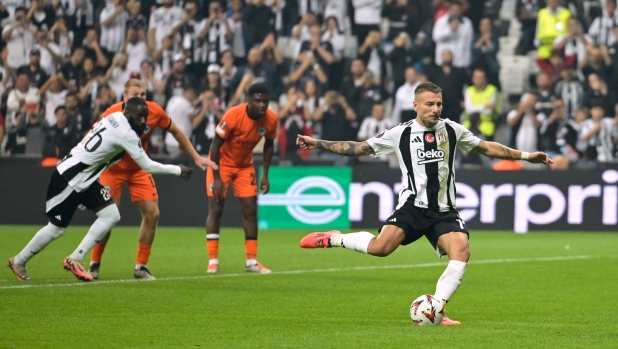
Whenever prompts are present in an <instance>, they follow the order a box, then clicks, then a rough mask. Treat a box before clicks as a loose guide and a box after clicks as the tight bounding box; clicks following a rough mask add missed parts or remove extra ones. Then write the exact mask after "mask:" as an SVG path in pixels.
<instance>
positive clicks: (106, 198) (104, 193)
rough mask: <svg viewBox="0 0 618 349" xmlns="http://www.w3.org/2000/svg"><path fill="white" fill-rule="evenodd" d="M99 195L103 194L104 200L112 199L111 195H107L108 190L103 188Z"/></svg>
mask: <svg viewBox="0 0 618 349" xmlns="http://www.w3.org/2000/svg"><path fill="white" fill-rule="evenodd" d="M101 195H102V196H103V199H104V200H105V201H109V200H111V199H112V197H111V196H110V195H109V192H108V191H107V190H106V189H105V188H102V189H101Z"/></svg>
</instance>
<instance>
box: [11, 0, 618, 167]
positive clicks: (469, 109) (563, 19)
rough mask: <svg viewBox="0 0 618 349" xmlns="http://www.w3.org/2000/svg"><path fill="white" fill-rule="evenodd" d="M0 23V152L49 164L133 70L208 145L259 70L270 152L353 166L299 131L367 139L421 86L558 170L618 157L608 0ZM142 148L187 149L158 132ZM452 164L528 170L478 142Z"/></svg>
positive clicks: (245, 7) (33, 12) (122, 7)
mask: <svg viewBox="0 0 618 349" xmlns="http://www.w3.org/2000/svg"><path fill="white" fill-rule="evenodd" d="M0 21H1V22H0V26H1V27H2V37H1V40H0V47H1V53H0V95H1V96H2V99H1V102H0V139H1V140H2V147H1V149H0V155H1V156H3V157H24V156H36V157H42V158H43V164H44V165H49V166H52V165H54V164H55V163H56V162H57V161H58V159H59V158H62V157H64V156H65V155H67V154H68V152H69V151H70V149H71V148H72V147H73V146H74V145H75V144H77V142H78V141H79V140H80V139H81V137H83V135H84V134H85V133H86V132H88V130H89V129H90V126H91V125H92V123H93V122H95V121H96V120H97V119H98V118H99V117H100V115H101V113H102V112H103V111H105V109H106V108H108V107H109V106H110V105H112V104H113V103H115V102H117V101H119V100H120V99H121V98H122V91H123V84H124V83H125V82H126V81H127V80H128V79H130V78H135V79H141V80H143V81H144V82H145V83H146V85H147V86H148V99H149V100H153V101H156V102H157V103H159V104H160V105H161V106H163V108H164V109H166V110H167V112H168V114H169V115H170V116H171V117H172V119H173V121H174V122H175V123H176V124H177V125H179V127H180V128H181V129H182V130H183V131H184V132H185V133H186V134H187V136H189V137H190V138H191V140H192V141H193V143H194V145H195V148H196V149H197V150H198V152H200V153H202V154H207V153H208V149H209V147H210V143H211V141H212V139H213V137H214V135H215V132H214V129H215V125H216V124H217V122H218V120H219V119H220V118H221V117H222V115H223V113H225V111H226V109H227V108H230V107H232V106H234V105H237V104H240V103H243V102H244V101H245V98H246V96H245V92H246V91H247V89H248V88H249V87H250V86H251V85H252V84H253V83H257V82H260V83H265V84H266V85H267V86H268V88H269V89H270V91H271V95H270V96H271V104H270V108H271V109H273V110H274V111H276V112H277V113H278V115H279V117H280V129H279V133H278V137H277V141H276V146H277V154H278V161H279V163H280V164H293V165H302V164H308V163H315V162H320V161H322V162H323V161H332V162H335V163H336V164H341V165H345V164H349V163H350V161H356V160H352V159H347V158H337V157H334V158H331V157H330V156H329V154H320V153H317V152H316V153H308V152H304V151H299V150H298V149H297V147H296V146H295V144H294V142H295V135H296V134H298V133H304V134H308V135H313V136H314V137H318V138H323V139H329V140H352V139H356V140H361V141H362V140H366V139H367V138H370V137H372V136H374V135H376V134H378V133H380V132H382V131H383V130H384V129H385V128H387V127H389V126H391V125H393V124H397V123H400V122H405V121H409V120H411V119H413V118H414V117H415V116H416V115H415V112H414V110H413V104H412V102H413V98H414V97H413V96H414V95H413V91H414V89H415V87H416V85H417V84H419V83H420V82H422V81H425V80H430V81H432V82H434V83H436V84H438V85H439V86H441V87H442V89H443V99H444V110H443V117H444V118H450V119H452V120H455V121H458V122H461V123H463V124H464V125H465V126H466V127H468V128H469V129H470V130H471V131H472V132H474V133H475V134H477V135H479V136H480V137H482V138H483V139H487V140H496V141H499V142H501V143H504V144H509V145H511V146H513V147H516V148H518V149H521V150H523V151H534V150H536V149H539V150H542V151H545V152H548V153H549V154H550V155H551V156H552V157H554V158H555V159H556V165H555V166H554V169H557V170H561V169H568V168H583V169H588V168H595V167H598V166H600V165H601V164H603V163H607V162H614V161H616V158H617V157H618V154H617V152H616V151H617V147H616V145H617V141H618V95H617V94H616V92H615V91H618V89H617V88H618V42H617V41H616V38H618V11H617V10H616V0H601V1H600V2H599V1H597V0H592V1H589V0H569V1H563V2H561V1H560V0H545V1H543V0H453V1H446V0H433V1H430V0H249V1H245V0H219V1H215V0H210V1H209V0H192V1H182V0H142V1H136V0H129V1H125V0H106V1H94V0H2V2H1V4H0ZM149 149H150V151H151V152H152V154H153V155H154V156H159V155H160V156H162V157H165V156H167V157H170V158H176V157H180V158H182V155H183V154H182V151H179V150H178V144H176V141H175V139H174V138H173V137H171V136H168V135H166V134H165V132H159V131H158V132H157V133H156V134H155V135H154V136H153V137H152V139H151V145H150V147H149ZM259 149H260V147H259V146H258V147H257V148H256V151H259ZM386 160H389V159H386ZM366 161H372V159H368V160H366ZM373 161H375V160H373ZM390 162H391V165H395V166H396V162H393V161H392V159H391V161H390ZM457 165H458V166H464V167H469V168H473V167H484V168H494V169H496V170H500V169H502V170H504V169H509V170H516V169H523V167H522V166H525V164H520V163H511V162H504V161H502V162H493V161H489V160H485V159H481V158H480V157H478V156H476V155H473V154H461V156H459V157H458V159H457Z"/></svg>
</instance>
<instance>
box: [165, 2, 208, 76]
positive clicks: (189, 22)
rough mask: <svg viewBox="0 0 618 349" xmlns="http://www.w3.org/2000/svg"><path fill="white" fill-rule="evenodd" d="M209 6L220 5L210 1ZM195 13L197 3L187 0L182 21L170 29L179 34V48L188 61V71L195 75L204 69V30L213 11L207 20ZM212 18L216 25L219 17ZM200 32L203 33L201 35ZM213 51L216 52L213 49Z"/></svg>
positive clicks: (173, 33)
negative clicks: (199, 17) (199, 18)
mask: <svg viewBox="0 0 618 349" xmlns="http://www.w3.org/2000/svg"><path fill="white" fill-rule="evenodd" d="M210 6H211V7H213V6H218V7H220V5H219V4H218V3H216V2H213V3H211V5H210ZM197 13H198V8H197V3H195V2H187V3H186V4H185V15H184V16H183V17H182V21H180V22H179V23H178V24H177V25H176V26H174V28H173V29H172V35H179V36H180V41H181V42H182V44H181V45H180V49H181V50H182V51H183V53H184V54H185V56H187V58H188V61H189V62H190V63H189V65H188V66H187V68H188V69H189V70H190V71H193V72H195V74H196V75H198V76H201V75H203V72H204V70H205V69H206V66H205V65H206V62H207V60H208V59H209V52H208V44H207V43H205V41H204V38H205V36H206V34H207V33H205V32H208V31H209V28H210V26H211V24H212V22H213V19H214V17H213V12H212V11H211V14H210V17H209V18H208V20H198V19H197ZM214 20H215V21H217V25H219V24H220V23H219V22H220V20H219V19H214ZM217 30H218V29H217ZM214 31H215V30H214V29H213V32H214ZM202 33H203V34H204V35H202ZM213 53H215V54H218V53H216V52H214V51H213Z"/></svg>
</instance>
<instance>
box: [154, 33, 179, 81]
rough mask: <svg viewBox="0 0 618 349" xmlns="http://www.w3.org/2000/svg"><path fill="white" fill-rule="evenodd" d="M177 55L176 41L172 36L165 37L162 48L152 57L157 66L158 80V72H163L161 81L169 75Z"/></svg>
mask: <svg viewBox="0 0 618 349" xmlns="http://www.w3.org/2000/svg"><path fill="white" fill-rule="evenodd" d="M178 53H181V52H178ZM175 55H176V53H174V39H173V38H172V37H171V36H166V37H164V38H163V44H162V45H161V48H160V49H159V50H157V51H156V52H155V53H153V55H152V62H153V63H154V65H155V70H154V72H155V73H154V74H155V76H156V77H157V78H158V76H157V75H158V74H157V72H161V79H163V78H164V77H165V75H169V74H168V73H169V72H170V70H171V69H172V66H173V65H174V56H175Z"/></svg>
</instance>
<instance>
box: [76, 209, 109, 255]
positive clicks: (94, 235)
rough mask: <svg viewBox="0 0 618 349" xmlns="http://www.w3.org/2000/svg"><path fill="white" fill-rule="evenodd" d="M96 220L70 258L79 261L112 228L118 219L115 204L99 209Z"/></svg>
mask: <svg viewBox="0 0 618 349" xmlns="http://www.w3.org/2000/svg"><path fill="white" fill-rule="evenodd" d="M97 216H98V217H99V218H97V220H96V221H94V223H93V224H92V226H91V227H90V230H88V234H86V236H84V239H83V240H82V242H81V243H80V244H79V246H77V249H76V250H75V252H73V253H72V254H71V258H72V259H75V260H78V261H81V260H83V259H84V256H86V255H87V254H88V252H90V250H92V248H93V247H94V245H96V244H97V243H98V242H99V241H101V240H102V239H103V238H104V237H105V234H107V232H109V231H110V230H112V228H113V227H114V225H116V223H118V221H120V212H118V207H117V206H116V205H109V206H107V207H106V208H104V209H102V210H101V211H99V212H97Z"/></svg>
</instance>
